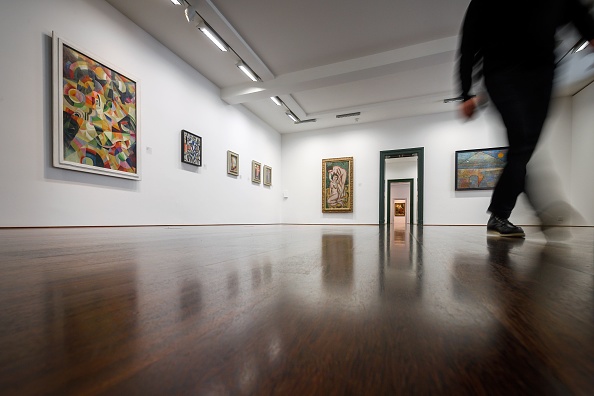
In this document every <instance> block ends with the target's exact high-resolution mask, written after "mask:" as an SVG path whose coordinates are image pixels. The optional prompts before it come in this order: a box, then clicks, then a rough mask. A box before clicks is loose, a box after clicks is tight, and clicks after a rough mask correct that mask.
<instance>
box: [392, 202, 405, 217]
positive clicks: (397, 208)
mask: <svg viewBox="0 0 594 396" xmlns="http://www.w3.org/2000/svg"><path fill="white" fill-rule="evenodd" d="M404 215H406V204H405V203H404V202H394V216H404Z"/></svg>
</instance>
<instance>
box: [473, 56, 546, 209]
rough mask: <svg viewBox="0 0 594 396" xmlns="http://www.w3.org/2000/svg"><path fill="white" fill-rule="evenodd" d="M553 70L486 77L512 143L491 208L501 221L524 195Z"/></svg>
mask: <svg viewBox="0 0 594 396" xmlns="http://www.w3.org/2000/svg"><path fill="white" fill-rule="evenodd" d="M553 71H554V70H553V68H552V67H545V68H542V69H539V70H530V71H517V70H514V71H506V72H499V73H492V74H491V75H488V76H485V85H486V87H487V91H488V92H489V96H490V98H491V101H492V102H493V103H494V104H495V106H496V107H497V110H498V111H499V113H500V114H501V118H502V119H503V123H504V124H505V127H506V129H507V139H508V142H509V151H508V154H507V165H506V166H505V168H504V169H503V172H502V174H501V177H500V178H499V181H498V182H497V185H496V186H495V190H494V191H493V196H492V197H491V204H490V205H489V209H488V210H489V212H491V213H492V214H493V215H495V216H498V217H500V218H503V219H507V218H509V216H510V215H511V212H512V210H513V208H514V206H516V200H517V199H518V196H519V195H520V193H522V192H525V185H526V165H527V164H528V161H529V160H530V157H532V153H534V149H535V148H536V144H537V143H538V139H539V137H540V133H541V131H542V127H543V125H544V122H545V120H546V118H547V113H548V109H549V103H550V100H551V90H552V85H553ZM529 198H530V197H529Z"/></svg>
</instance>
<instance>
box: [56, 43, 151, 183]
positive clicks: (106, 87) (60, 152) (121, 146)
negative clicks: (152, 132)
mask: <svg viewBox="0 0 594 396" xmlns="http://www.w3.org/2000/svg"><path fill="white" fill-rule="evenodd" d="M53 56H54V58H53V74H54V76H53V78H54V160H53V163H54V166H55V167H58V168H64V169H70V170H76V171H82V172H89V173H97V174H102V175H107V176H115V177H122V178H127V179H136V180H139V179H140V174H139V169H138V163H139V150H138V147H140V146H139V130H138V122H137V120H138V97H137V94H138V83H137V80H136V79H134V78H131V77H130V75H128V74H126V75H124V74H123V73H121V72H119V71H116V69H115V68H114V67H112V66H108V65H107V64H106V63H105V62H103V61H99V60H98V58H97V57H95V56H90V55H89V54H88V53H83V52H82V51H80V50H78V49H76V47H75V46H74V45H72V44H70V43H67V42H66V41H65V40H64V39H62V38H60V37H58V36H57V35H56V34H55V33H54V36H53Z"/></svg>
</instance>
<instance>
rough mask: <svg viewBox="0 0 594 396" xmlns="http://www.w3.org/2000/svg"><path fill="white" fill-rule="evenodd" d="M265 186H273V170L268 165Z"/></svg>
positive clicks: (265, 167) (265, 169)
mask: <svg viewBox="0 0 594 396" xmlns="http://www.w3.org/2000/svg"><path fill="white" fill-rule="evenodd" d="M264 185H265V186H271V185H272V168H271V167H270V166H268V165H264Z"/></svg>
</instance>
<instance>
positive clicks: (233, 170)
mask: <svg viewBox="0 0 594 396" xmlns="http://www.w3.org/2000/svg"><path fill="white" fill-rule="evenodd" d="M227 174H229V175H233V176H239V154H237V153H234V152H233V151H227Z"/></svg>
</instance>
